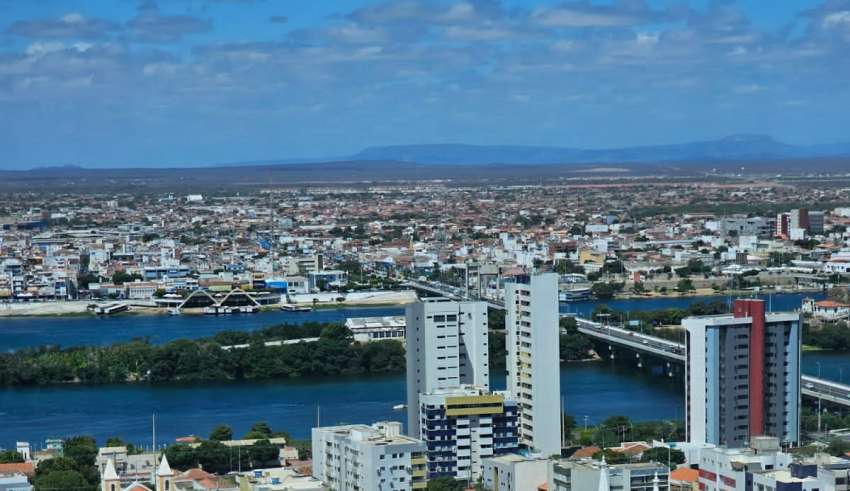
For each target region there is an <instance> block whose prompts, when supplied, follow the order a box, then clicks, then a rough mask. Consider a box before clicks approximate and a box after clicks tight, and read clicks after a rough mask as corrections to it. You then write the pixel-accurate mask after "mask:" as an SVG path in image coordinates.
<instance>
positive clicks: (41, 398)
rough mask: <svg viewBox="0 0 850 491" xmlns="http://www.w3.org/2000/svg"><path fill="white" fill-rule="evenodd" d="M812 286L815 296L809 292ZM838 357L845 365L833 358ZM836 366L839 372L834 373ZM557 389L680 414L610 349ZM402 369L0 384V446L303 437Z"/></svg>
mask: <svg viewBox="0 0 850 491" xmlns="http://www.w3.org/2000/svg"><path fill="white" fill-rule="evenodd" d="M803 297H804V295H798V294H786V295H774V296H773V297H772V299H771V305H772V307H773V310H790V309H794V308H798V307H799V305H800V301H801V299H802V298H803ZM817 298H821V297H820V296H818V297H817ZM715 299H717V297H707V298H700V297H690V298H677V299H651V300H613V301H609V302H607V304H608V305H609V306H610V307H612V308H614V309H617V310H654V309H661V308H670V307H684V306H687V304H688V303H690V302H695V301H706V300H715ZM595 305H596V303H595V302H579V303H573V304H569V305H564V306H562V310H563V311H570V312H578V313H580V314H584V315H587V314H588V313H589V312H591V311H592V310H593V308H594V307H595ZM402 312H403V309H400V308H346V309H339V310H317V311H314V312H308V313H287V312H273V313H263V314H256V315H248V316H229V317H210V316H141V315H127V316H118V317H110V318H104V319H96V318H90V317H61V318H17V319H0V332H2V335H0V349H3V350H14V349H20V348H22V347H26V346H38V345H43V344H59V345H62V346H71V345H87V344H101V345H102V344H110V343H112V342H115V341H121V340H127V339H131V338H134V337H148V338H150V339H151V341H152V342H166V341H168V340H171V339H176V338H195V337H203V336H209V335H211V334H214V333H215V332H218V331H221V330H228V329H243V330H251V329H258V328H261V327H265V326H268V325H272V324H279V323H300V322H306V321H321V322H325V321H334V320H342V319H344V318H346V317H353V316H377V315H400V314H401V313H402ZM818 363H820V371H821V375H822V376H823V377H824V378H830V379H834V380H839V378H843V379H844V380H845V381H850V356H848V355H846V354H830V353H823V352H815V353H805V354H804V362H803V369H804V371H805V372H806V373H809V374H814V375H817V373H818V365H817V364H818ZM845 368H846V370H845ZM843 372H847V373H843ZM492 384H493V387H494V388H503V387H504V384H505V382H504V373H501V372H499V373H494V374H493V377H492ZM561 391H562V394H563V396H564V399H565V406H566V410H567V412H568V413H569V414H572V415H573V416H575V417H576V419H577V420H578V422H579V423H583V422H584V417H585V416H587V418H588V422H589V423H590V424H593V423H596V422H599V421H601V420H602V419H604V418H606V417H608V416H611V415H618V414H623V415H628V416H629V417H631V418H632V419H634V420H650V419H653V420H654V419H681V418H682V417H683V402H684V401H683V397H684V396H683V394H684V391H683V390H682V387H681V381H680V380H674V379H670V378H668V377H665V376H663V375H658V374H652V373H650V372H649V371H646V370H643V371H641V370H635V369H634V368H633V367H630V366H627V365H624V364H614V363H612V362H610V361H599V362H586V363H569V364H565V365H563V366H562V368H561ZM404 397H405V390H404V377H403V376H401V375H396V376H386V377H360V378H343V379H333V380H329V379H302V380H298V381H270V382H250V383H249V382H239V383H206V384H192V385H183V384H172V385H160V386H149V385H142V384H140V385H114V386H60V387H42V388H12V389H3V390H0V417H2V418H3V421H4V425H3V426H2V428H0V447H4V446H5V447H9V446H12V445H13V444H14V442H15V441H17V440H28V441H30V442H32V443H33V444H34V445H36V446H38V445H41V443H42V442H43V441H44V438H47V437H62V436H69V435H74V434H80V433H82V434H89V435H92V436H94V437H96V438H97V439H98V441H100V442H103V441H104V440H105V439H106V438H108V437H110V436H121V437H122V438H124V439H126V440H128V441H131V442H135V443H137V444H141V445H145V444H147V445H149V444H150V416H151V414H152V413H157V430H158V431H157V432H158V437H159V439H160V441H163V442H169V441H173V439H174V438H176V437H178V436H183V435H187V434H197V435H201V436H206V435H207V434H208V433H209V431H210V430H211V429H212V427H213V426H215V425H216V424H219V423H227V424H230V425H232V426H233V427H234V430H235V432H236V434H237V435H241V434H242V433H244V432H245V431H247V429H248V428H249V427H250V425H251V424H252V423H254V422H256V421H267V422H269V423H270V424H271V425H272V426H273V427H275V428H278V429H282V430H286V431H288V432H290V433H291V434H292V435H293V436H295V437H298V438H307V437H309V429H310V428H311V427H312V426H314V425H315V422H316V417H317V407H318V408H319V416H320V418H321V423H322V424H337V423H343V422H347V423H368V422H372V421H376V420H382V419H399V420H402V421H403V420H404V414H403V413H400V412H395V411H393V410H392V406H393V405H395V404H400V403H403V402H404Z"/></svg>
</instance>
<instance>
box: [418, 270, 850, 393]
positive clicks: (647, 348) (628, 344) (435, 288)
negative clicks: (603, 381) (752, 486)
mask: <svg viewBox="0 0 850 491" xmlns="http://www.w3.org/2000/svg"><path fill="white" fill-rule="evenodd" d="M409 283H410V286H411V287H412V288H414V289H417V290H423V291H427V292H429V293H433V294H436V295H440V296H444V297H447V298H451V299H454V300H473V299H471V298H469V297H468V296H467V294H466V291H465V290H464V289H463V288H459V287H455V286H451V285H446V284H444V283H438V282H431V281H411V282H409ZM474 300H478V299H474ZM480 300H481V301H483V302H486V303H487V305H488V306H489V307H491V308H494V309H499V310H503V309H504V308H505V305H504V303H502V302H500V301H498V300H491V299H480ZM561 317H573V318H575V320H576V324H577V328H578V331H579V332H580V333H582V334H584V335H585V336H588V337H591V338H593V339H596V340H598V341H601V342H604V343H608V345H609V346H619V347H622V348H626V349H629V350H631V351H634V352H636V353H638V354H646V355H651V356H655V357H657V358H660V359H663V360H665V361H667V362H668V366H669V364H670V363H677V364H678V363H681V364H684V363H685V356H686V349H685V345H684V344H682V343H677V342H675V341H670V340H667V339H662V338H659V337H655V336H650V335H648V334H642V333H639V332H634V331H629V330H628V329H623V328H621V327H616V326H610V325H607V324H602V323H599V322H594V321H591V320H589V319H584V318H582V317H577V316H573V315H571V314H561ZM800 381H801V392H802V394H803V395H804V396H806V397H811V398H813V399H821V400H822V401H829V402H832V403H834V404H839V405H842V406H846V407H850V386H848V385H844V384H839V383H837V382H833V381H831V380H824V379H821V378H817V377H812V376H811V375H802V376H801V378H800Z"/></svg>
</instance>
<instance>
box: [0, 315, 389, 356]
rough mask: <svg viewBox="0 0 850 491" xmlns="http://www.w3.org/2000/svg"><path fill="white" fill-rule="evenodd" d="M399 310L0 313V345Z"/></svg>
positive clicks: (77, 341) (184, 333) (81, 342)
mask: <svg viewBox="0 0 850 491" xmlns="http://www.w3.org/2000/svg"><path fill="white" fill-rule="evenodd" d="M380 315H404V309H403V308H399V307H395V308H387V307H380V308H375V307H362V308H358V307H355V308H345V309H319V310H314V311H312V312H283V311H274V312H262V313H258V314H245V315H223V316H215V315H180V316H171V315H134V314H128V315H117V316H110V317H95V316H78V317H12V318H0V351H9V350H16V349H20V348H25V347H30V346H42V345H46V344H50V345H58V346H63V347H68V346H106V345H110V344H113V343H115V342H118V341H129V340H131V339H133V338H148V339H150V341H151V342H152V343H165V342H168V341H172V340H174V339H189V338H202V337H207V336H212V335H213V334H215V333H217V332H220V331H228V330H238V331H253V330H256V329H262V328H264V327H268V326H273V325H275V324H301V323H304V322H311V321H313V322H345V319H346V318H348V317H372V316H380Z"/></svg>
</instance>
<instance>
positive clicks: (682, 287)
mask: <svg viewBox="0 0 850 491" xmlns="http://www.w3.org/2000/svg"><path fill="white" fill-rule="evenodd" d="M676 290H678V291H679V293H688V292H689V291H692V290H695V288H694V282H693V281H691V280H690V279H689V278H682V279H681V280H679V282H678V283H676Z"/></svg>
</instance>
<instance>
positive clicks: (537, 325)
mask: <svg viewBox="0 0 850 491" xmlns="http://www.w3.org/2000/svg"><path fill="white" fill-rule="evenodd" d="M505 308H506V310H507V312H506V314H505V328H506V330H507V350H508V360H507V365H508V379H507V385H508V391H509V392H510V394H511V397H513V398H514V399H515V400H516V401H517V404H518V405H519V413H520V424H519V442H520V444H523V445H525V446H527V447H529V448H531V449H533V450H534V451H536V452H540V453H542V454H544V455H546V456H550V455H560V454H561V414H560V413H561V410H560V395H561V371H560V353H559V347H558V346H559V344H558V341H559V325H558V321H559V314H558V275H557V274H555V273H542V274H535V275H531V276H521V277H517V280H516V282H515V283H508V284H506V285H505Z"/></svg>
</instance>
